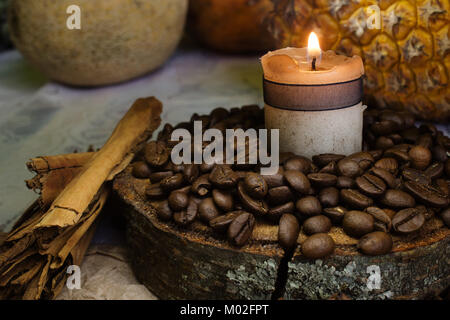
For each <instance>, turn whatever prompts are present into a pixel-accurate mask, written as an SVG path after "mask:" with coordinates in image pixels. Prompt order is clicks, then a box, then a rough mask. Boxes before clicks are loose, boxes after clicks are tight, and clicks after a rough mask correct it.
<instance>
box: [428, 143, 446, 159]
mask: <svg viewBox="0 0 450 320" xmlns="http://www.w3.org/2000/svg"><path fill="white" fill-rule="evenodd" d="M431 154H432V155H433V160H434V161H438V162H445V160H447V150H446V149H445V148H444V147H443V146H440V145H435V146H434V147H433V148H432V149H431Z"/></svg>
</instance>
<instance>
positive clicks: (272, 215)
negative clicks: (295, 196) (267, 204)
mask: <svg viewBox="0 0 450 320" xmlns="http://www.w3.org/2000/svg"><path fill="white" fill-rule="evenodd" d="M294 210H295V205H294V202H292V201H290V202H286V203H284V204H281V205H279V206H276V207H272V208H270V209H269V212H268V214H267V218H268V219H270V220H272V221H278V220H279V219H280V217H281V216H282V215H283V214H285V213H293V212H294Z"/></svg>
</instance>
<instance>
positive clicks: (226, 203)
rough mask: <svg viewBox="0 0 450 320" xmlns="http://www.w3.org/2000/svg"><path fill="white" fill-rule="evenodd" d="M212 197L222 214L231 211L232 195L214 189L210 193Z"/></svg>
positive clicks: (232, 205)
mask: <svg viewBox="0 0 450 320" xmlns="http://www.w3.org/2000/svg"><path fill="white" fill-rule="evenodd" d="M212 197H213V200H214V203H215V204H216V205H217V207H219V209H221V210H222V211H224V212H229V211H232V210H233V207H234V200H233V195H232V194H231V193H230V192H228V191H224V190H219V189H214V190H213V191H212Z"/></svg>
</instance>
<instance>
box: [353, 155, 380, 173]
mask: <svg viewBox="0 0 450 320" xmlns="http://www.w3.org/2000/svg"><path fill="white" fill-rule="evenodd" d="M347 159H349V160H353V161H356V162H357V163H358V165H359V167H360V168H361V169H362V170H363V171H364V170H367V169H368V168H369V167H370V166H371V165H372V164H373V163H374V162H375V159H374V158H373V156H372V155H371V154H370V153H369V152H365V151H361V152H356V153H353V154H351V155H349V156H348V157H347Z"/></svg>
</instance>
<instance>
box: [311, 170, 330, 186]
mask: <svg viewBox="0 0 450 320" xmlns="http://www.w3.org/2000/svg"><path fill="white" fill-rule="evenodd" d="M308 179H309V180H310V181H311V183H312V184H313V185H314V186H315V187H318V188H325V187H332V186H334V185H335V184H336V182H337V177H336V176H335V175H334V174H329V173H310V174H308Z"/></svg>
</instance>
